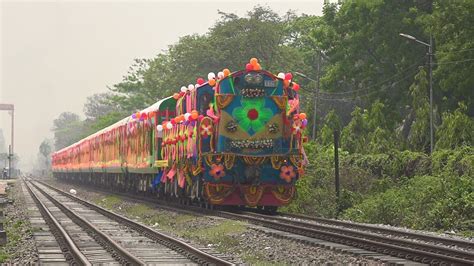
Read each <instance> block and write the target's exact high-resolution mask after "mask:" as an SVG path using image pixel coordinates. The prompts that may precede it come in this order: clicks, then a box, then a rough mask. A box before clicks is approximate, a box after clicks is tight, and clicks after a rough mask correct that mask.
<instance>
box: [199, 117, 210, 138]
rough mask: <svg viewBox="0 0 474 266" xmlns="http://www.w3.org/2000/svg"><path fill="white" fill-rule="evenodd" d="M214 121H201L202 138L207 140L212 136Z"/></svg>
mask: <svg viewBox="0 0 474 266" xmlns="http://www.w3.org/2000/svg"><path fill="white" fill-rule="evenodd" d="M212 130H213V128H212V121H211V120H210V119H203V120H202V121H201V136H203V137H204V138H207V137H208V136H211V135H212Z"/></svg>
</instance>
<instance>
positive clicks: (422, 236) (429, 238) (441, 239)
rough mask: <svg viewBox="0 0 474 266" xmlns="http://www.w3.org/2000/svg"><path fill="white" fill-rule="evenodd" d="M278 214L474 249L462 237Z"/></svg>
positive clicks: (473, 246)
mask: <svg viewBox="0 0 474 266" xmlns="http://www.w3.org/2000/svg"><path fill="white" fill-rule="evenodd" d="M278 215H279V216H281V217H282V218H284V219H285V217H288V218H296V219H304V220H310V221H314V222H318V223H324V224H329V225H336V226H344V227H347V228H354V229H363V230H371V231H378V232H382V233H387V234H392V235H398V236H401V237H410V238H412V239H419V240H425V241H431V242H436V243H443V244H445V245H450V246H458V247H463V248H467V249H474V243H473V242H470V241H467V240H462V239H454V238H447V237H440V236H433V235H425V234H421V233H417V232H410V231H400V230H396V229H393V228H384V227H380V226H376V225H369V224H360V223H353V222H348V221H341V220H334V219H328V218H322V217H313V216H308V215H300V214H290V213H278ZM273 217H276V216H273ZM288 218H286V219H288Z"/></svg>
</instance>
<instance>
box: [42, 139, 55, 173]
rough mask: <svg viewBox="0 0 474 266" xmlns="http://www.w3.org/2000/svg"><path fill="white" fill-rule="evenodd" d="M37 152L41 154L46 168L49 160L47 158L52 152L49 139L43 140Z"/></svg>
mask: <svg viewBox="0 0 474 266" xmlns="http://www.w3.org/2000/svg"><path fill="white" fill-rule="evenodd" d="M39 152H40V154H41V155H42V156H43V162H44V166H45V168H46V169H49V168H50V166H51V162H50V160H49V158H50V156H51V152H52V147H51V141H50V140H48V139H45V140H43V142H41V145H40V146H39Z"/></svg>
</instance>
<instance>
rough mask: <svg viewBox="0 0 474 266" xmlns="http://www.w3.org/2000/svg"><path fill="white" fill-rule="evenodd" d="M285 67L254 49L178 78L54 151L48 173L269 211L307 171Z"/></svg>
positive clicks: (300, 118)
mask: <svg viewBox="0 0 474 266" xmlns="http://www.w3.org/2000/svg"><path fill="white" fill-rule="evenodd" d="M291 79H292V75H291V73H286V74H285V73H279V74H278V75H274V74H272V73H270V72H268V71H265V70H262V69H261V67H260V64H259V63H258V60H257V59H255V58H252V59H251V60H250V62H249V63H248V64H247V65H246V67H245V69H244V70H241V71H236V72H233V73H231V72H230V71H229V70H228V69H224V70H223V71H222V72H219V73H218V75H217V76H216V75H215V74H213V73H209V75H208V80H207V81H205V80H204V79H202V78H199V79H198V80H197V84H196V85H189V86H187V87H184V86H183V87H182V88H181V90H180V92H179V93H175V94H174V95H173V96H170V97H167V98H164V99H161V100H159V101H158V102H157V103H155V104H153V105H152V106H150V107H148V108H146V109H144V110H141V111H139V112H136V113H134V114H132V115H131V116H128V117H126V118H124V119H122V120H120V121H118V122H116V123H115V124H113V125H111V126H109V127H107V128H104V129H103V130H100V131H98V132H96V133H95V134H92V135H90V136H88V137H86V138H84V139H82V140H80V141H78V142H77V143H75V144H72V145H70V146H69V147H66V148H64V149H62V150H59V151H57V152H55V153H54V154H53V155H52V168H53V175H54V176H55V177H56V178H59V179H65V180H71V181H75V182H82V183H88V184H92V185H95V186H102V187H106V188H108V189H111V190H117V191H128V192H133V193H146V194H149V195H151V196H155V197H161V198H167V199H171V200H180V201H181V200H186V201H193V202H198V203H205V204H209V205H239V206H250V207H259V208H264V209H267V210H270V211H275V210H276V208H277V207H278V206H282V205H286V204H288V203H289V202H290V201H291V200H292V199H293V198H294V196H295V192H296V191H295V183H296V181H297V180H298V179H299V178H301V176H302V175H303V172H304V165H305V162H306V160H305V156H304V150H303V146H302V142H303V139H304V136H303V132H304V128H305V126H306V124H307V120H306V115H305V114H304V113H301V112H300V106H299V101H300V99H299V94H298V90H299V85H298V84H296V83H295V82H292V80H291Z"/></svg>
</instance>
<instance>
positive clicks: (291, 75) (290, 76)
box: [285, 73, 293, 80]
mask: <svg viewBox="0 0 474 266" xmlns="http://www.w3.org/2000/svg"><path fill="white" fill-rule="evenodd" d="M292 78H293V74H291V73H286V74H285V80H291V79H292Z"/></svg>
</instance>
